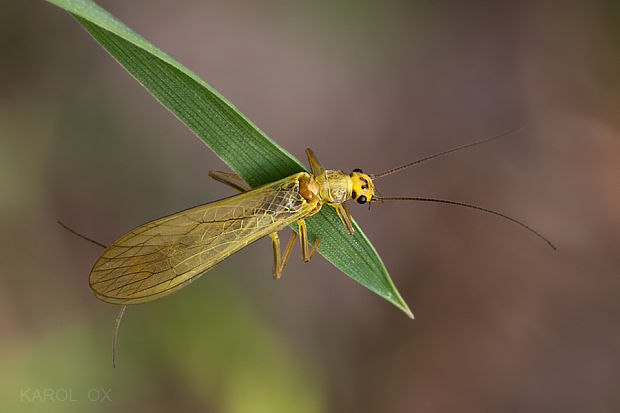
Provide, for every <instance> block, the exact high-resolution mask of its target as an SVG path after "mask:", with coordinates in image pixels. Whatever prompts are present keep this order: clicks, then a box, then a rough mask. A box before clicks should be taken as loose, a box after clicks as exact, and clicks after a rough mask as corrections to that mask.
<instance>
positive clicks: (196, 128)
mask: <svg viewBox="0 0 620 413" xmlns="http://www.w3.org/2000/svg"><path fill="white" fill-rule="evenodd" d="M48 1H49V2H50V3H53V4H55V5H57V6H59V7H61V8H63V9H65V10H66V11H68V12H69V13H71V15H72V16H73V17H74V18H75V19H76V20H77V21H78V22H79V23H80V24H81V25H82V27H84V29H86V30H87V31H88V32H89V33H90V34H91V35H92V36H93V37H94V38H95V40H97V42H99V44H101V46H103V47H104V48H105V49H106V50H107V51H108V52H109V53H110V54H111V55H112V56H113V57H114V58H115V59H116V60H117V61H118V62H119V63H120V64H121V65H122V66H123V67H124V68H125V69H126V70H127V71H128V72H129V73H130V74H131V75H132V76H133V77H134V78H135V79H136V80H137V81H138V82H140V83H141V84H142V85H143V86H144V87H145V88H146V89H147V90H148V91H149V92H151V94H153V96H154V97H155V98H156V99H157V100H159V102H161V103H162V104H163V105H164V106H165V107H166V108H167V109H168V110H170V111H171V112H172V113H174V114H175V115H176V116H177V117H178V118H179V119H180V120H181V122H183V123H184V124H185V125H187V127H188V128H190V129H191V130H192V131H193V132H194V133H195V134H196V135H197V136H198V137H199V138H200V139H202V140H203V141H204V142H205V143H206V144H207V145H208V146H209V147H210V148H211V149H212V150H213V151H214V152H215V153H216V154H217V155H218V156H219V157H220V158H222V160H224V162H226V163H227V164H228V165H229V166H230V168H231V169H233V170H234V171H235V172H237V173H238V174H239V175H240V176H241V177H242V178H243V179H244V180H245V181H246V182H247V183H248V184H249V185H250V186H252V187H256V186H260V185H263V184H265V183H268V182H273V181H275V180H278V179H281V178H283V177H286V176H288V175H292V174H294V173H297V172H300V171H303V170H307V169H306V168H305V166H304V165H303V164H302V163H301V162H299V161H298V160H297V159H295V158H294V157H293V156H292V155H291V154H289V153H288V152H287V151H286V150H284V149H283V148H281V147H280V146H279V145H278V144H276V143H275V142H273V141H272V140H271V139H269V138H268V137H267V136H266V135H265V134H264V133H263V132H262V131H261V130H260V129H258V128H257V127H256V126H255V125H254V124H253V123H252V122H250V120H249V119H247V118H246V117H245V115H243V114H242V113H241V112H240V111H239V110H237V108H235V107H234V106H233V105H232V104H231V103H230V102H229V101H228V100H226V98H224V97H223V96H222V95H220V94H219V93H218V92H217V91H216V90H215V89H213V88H212V87H211V86H209V85H208V84H207V83H205V82H204V81H203V80H202V79H200V78H199V77H198V76H196V75H195V74H194V73H192V72H191V71H190V70H189V69H187V68H186V67H185V66H183V65H181V64H180V63H179V62H177V61H176V60H174V59H173V58H172V57H170V56H168V55H167V54H165V53H164V52H162V51H161V50H159V49H158V48H157V47H155V46H154V45H153V44H151V43H149V42H148V41H147V40H146V39H144V38H143V37H142V36H140V35H138V34H137V33H135V32H133V31H132V30H131V29H130V28H129V27H127V26H125V25H124V24H123V23H122V22H120V21H119V20H118V19H116V18H115V17H114V16H112V15H111V14H109V13H108V12H107V11H105V10H104V9H102V8H101V7H99V6H98V5H97V4H95V3H94V2H92V1H90V0H48ZM319 153H320V151H319ZM307 222H308V237H309V239H310V240H314V239H315V238H316V237H317V236H321V238H322V242H321V244H320V246H319V249H318V252H319V253H320V254H321V255H323V256H324V257H325V258H327V259H328V260H329V261H330V262H331V263H332V264H334V265H335V266H336V267H337V268H339V269H340V270H341V271H343V272H344V273H346V274H347V275H349V276H350V277H351V278H353V279H354V280H355V281H357V282H359V283H360V284H362V285H363V286H365V287H366V288H368V289H369V290H371V291H373V292H375V293H376V294H378V295H379V296H381V297H383V298H385V299H386V300H388V301H389V302H391V303H392V304H394V305H395V306H397V307H398V308H400V309H401V310H402V311H404V312H405V313H406V314H407V315H408V316H409V317H412V318H413V315H412V313H411V311H410V310H409V307H407V304H406V303H405V301H404V300H403V299H402V298H401V296H400V294H399V293H398V291H397V290H396V287H395V286H394V284H393V283H392V280H391V279H390V277H389V275H388V273H387V270H386V268H385V266H384V265H383V262H382V261H381V258H380V257H379V255H378V254H377V251H376V250H375V249H374V247H373V246H372V244H370V242H369V241H368V238H366V236H365V235H364V233H363V232H362V231H361V229H360V228H359V227H358V226H357V224H355V223H354V226H355V234H354V235H352V236H351V235H348V233H347V232H346V231H345V229H344V226H343V225H342V223H341V222H340V219H339V218H338V216H337V214H336V212H335V210H334V209H333V208H327V207H325V208H323V209H322V210H321V212H320V213H318V214H316V215H314V216H313V217H311V218H309V219H308V221H307ZM295 227H296V225H295Z"/></svg>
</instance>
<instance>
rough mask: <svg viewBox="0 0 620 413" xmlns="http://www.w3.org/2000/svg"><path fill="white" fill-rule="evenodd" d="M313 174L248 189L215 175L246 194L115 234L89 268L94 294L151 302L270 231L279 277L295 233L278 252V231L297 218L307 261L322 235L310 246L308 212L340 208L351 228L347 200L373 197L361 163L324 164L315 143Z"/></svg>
mask: <svg viewBox="0 0 620 413" xmlns="http://www.w3.org/2000/svg"><path fill="white" fill-rule="evenodd" d="M306 153H307V155H308V160H309V161H310V166H311V168H312V171H313V174H309V173H306V172H300V173H297V174H295V175H291V176H289V177H287V178H284V179H281V180H279V181H276V182H273V183H270V184H267V185H264V186H261V187H259V188H256V189H253V190H246V189H244V188H243V187H242V186H240V185H239V184H237V183H235V182H234V179H238V177H236V176H235V175H233V174H226V173H222V172H215V173H213V174H212V176H213V177H214V178H216V179H218V180H220V181H222V182H224V183H227V184H229V185H230V186H232V187H234V188H236V189H238V190H240V191H244V192H243V193H241V194H239V195H236V196H232V197H230V198H225V199H222V200H220V201H216V202H212V203H209V204H205V205H200V206H197V207H194V208H190V209H187V210H185V211H181V212H178V213H176V214H172V215H169V216H167V217H164V218H160V219H158V220H155V221H151V222H148V223H146V224H143V225H140V226H139V227H137V228H135V229H133V230H131V231H130V232H128V233H127V234H125V235H123V236H122V237H120V238H119V239H117V240H116V241H114V242H113V243H112V244H111V245H110V246H109V247H108V248H107V249H106V250H105V251H104V253H103V254H102V255H101V257H100V258H99V259H98V260H97V262H96V263H95V265H94V266H93V269H92V271H91V273H90V286H91V288H92V290H93V292H94V293H95V295H96V296H97V297H98V298H99V299H101V300H103V301H106V302H109V303H114V304H136V303H143V302H146V301H152V300H155V299H157V298H160V297H163V296H165V295H168V294H171V293H173V292H174V291H176V290H178V289H179V288H182V287H183V286H185V285H187V284H188V283H190V282H191V281H193V280H195V279H196V278H197V277H199V276H200V275H202V274H204V273H205V272H206V271H208V270H209V269H210V268H211V267H213V266H214V265H216V264H218V263H219V262H221V261H222V260H224V259H226V258H227V257H228V256H230V255H231V254H234V253H235V252H237V251H238V250H240V249H241V248H243V247H245V246H247V245H248V244H250V243H252V242H254V241H256V240H258V239H260V238H262V237H264V236H266V235H269V236H270V237H271V238H272V240H273V250H274V268H273V275H274V277H275V278H279V277H280V275H281V273H282V270H283V268H284V264H285V263H286V260H287V258H288V255H289V253H290V250H291V248H292V246H293V242H294V240H295V233H293V235H292V236H291V240H290V241H289V243H288V245H287V247H286V250H285V252H284V255H282V256H281V255H280V241H279V238H278V234H277V232H278V231H279V230H281V229H283V228H285V227H286V226H288V225H289V224H291V223H293V222H297V223H298V224H299V233H300V237H301V245H302V258H303V260H304V261H308V260H310V258H311V256H312V254H313V253H314V251H315V250H316V247H317V246H318V242H319V241H320V239H319V238H317V239H316V240H315V242H314V244H313V245H312V248H311V249H310V250H308V242H307V235H306V226H305V222H304V219H305V218H307V217H309V216H311V215H313V214H315V213H317V212H318V211H319V210H320V209H321V206H322V205H323V204H324V203H328V204H329V205H331V206H333V207H334V208H336V211H337V212H338V215H339V216H340V218H341V220H342V222H343V224H344V225H345V227H346V228H347V231H348V232H349V233H353V227H352V225H351V217H350V215H349V211H348V210H347V208H346V207H345V206H344V204H342V203H343V202H345V201H346V200H348V199H350V198H353V199H355V200H357V201H358V202H360V203H364V202H366V201H367V200H368V201H369V200H371V199H372V196H373V193H374V186H373V183H372V180H371V178H370V177H369V176H368V175H366V174H363V173H362V172H361V171H359V170H356V171H354V172H351V174H345V173H344V172H343V171H334V170H323V169H322V168H321V166H320V164H319V163H318V161H317V159H316V157H315V156H314V155H313V154H312V151H310V149H307V150H306Z"/></svg>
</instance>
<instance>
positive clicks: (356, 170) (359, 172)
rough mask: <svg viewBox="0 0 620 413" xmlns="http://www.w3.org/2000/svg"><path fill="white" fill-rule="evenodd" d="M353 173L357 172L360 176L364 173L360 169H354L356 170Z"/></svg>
mask: <svg viewBox="0 0 620 413" xmlns="http://www.w3.org/2000/svg"><path fill="white" fill-rule="evenodd" d="M353 172H357V173H358V174H361V173H363V172H362V170H361V169H360V168H356V169H354V170H353Z"/></svg>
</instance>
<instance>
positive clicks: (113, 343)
mask: <svg viewBox="0 0 620 413" xmlns="http://www.w3.org/2000/svg"><path fill="white" fill-rule="evenodd" d="M56 222H57V223H58V225H60V226H61V227H63V228H64V229H66V230H67V231H69V232H70V233H72V234H73V235H77V236H78V237H80V238H82V239H83V240H86V241H88V242H91V243H93V244H95V245H97V246H99V247H101V248H108V247H107V246H106V245H105V244H102V243H101V242H97V241H95V240H94V239H92V238H88V237H87V236H86V235H83V234H80V233H79V232H77V231H75V230H73V229H71V228H69V227H68V226H67V225H65V224H64V223H63V222H62V221H56ZM126 309H127V306H126V305H124V306H122V307H121V309H120V311H119V312H118V315H117V316H116V321H115V322H114V335H113V339H112V367H114V368H116V337H117V336H118V328H119V327H120V325H121V320H122V319H123V315H124V314H125V310H126Z"/></svg>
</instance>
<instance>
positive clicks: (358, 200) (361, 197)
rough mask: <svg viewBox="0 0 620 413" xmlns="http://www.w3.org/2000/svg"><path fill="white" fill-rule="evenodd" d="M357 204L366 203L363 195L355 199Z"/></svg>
mask: <svg viewBox="0 0 620 413" xmlns="http://www.w3.org/2000/svg"><path fill="white" fill-rule="evenodd" d="M356 201H357V203H358V204H365V203H366V196H364V195H360V196H359V197H358V198H357V199H356Z"/></svg>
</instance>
